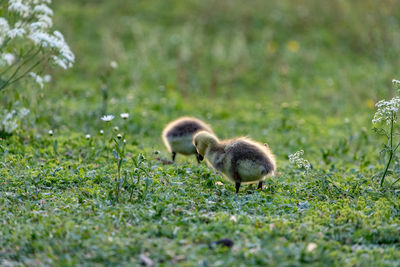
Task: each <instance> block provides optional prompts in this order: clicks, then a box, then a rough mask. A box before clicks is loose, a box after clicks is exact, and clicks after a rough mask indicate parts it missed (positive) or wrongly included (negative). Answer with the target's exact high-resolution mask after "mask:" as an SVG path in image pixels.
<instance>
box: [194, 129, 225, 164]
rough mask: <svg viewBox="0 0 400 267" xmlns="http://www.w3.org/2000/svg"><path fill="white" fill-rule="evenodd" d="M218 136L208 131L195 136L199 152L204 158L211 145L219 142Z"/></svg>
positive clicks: (195, 143)
mask: <svg viewBox="0 0 400 267" xmlns="http://www.w3.org/2000/svg"><path fill="white" fill-rule="evenodd" d="M218 142H219V141H218V138H217V137H216V136H215V135H213V134H211V133H209V132H206V131H201V132H198V133H197V134H196V135H195V136H194V137H193V144H194V146H195V147H196V150H197V153H199V155H200V156H201V157H202V158H203V157H204V154H205V153H206V150H207V148H208V147H209V146H212V145H216V144H218Z"/></svg>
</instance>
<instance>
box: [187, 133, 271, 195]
mask: <svg viewBox="0 0 400 267" xmlns="http://www.w3.org/2000/svg"><path fill="white" fill-rule="evenodd" d="M194 144H195V146H196V149H197V151H198V153H199V154H200V155H202V156H204V158H205V159H206V160H207V163H208V165H210V166H211V167H213V168H215V169H216V170H218V171H220V172H221V173H222V174H223V175H224V176H225V177H226V178H227V179H228V180H229V181H231V182H233V183H234V184H235V186H236V193H238V192H239V188H240V185H241V184H242V183H255V182H258V188H260V189H261V188H262V182H263V181H264V180H265V178H266V177H267V176H268V175H273V174H274V172H275V170H276V162H275V157H274V155H273V154H272V152H271V150H270V149H269V147H268V146H265V145H262V144H260V143H258V142H256V141H253V140H251V139H249V138H246V137H240V138H235V139H231V140H222V141H220V140H218V138H217V137H216V136H214V135H212V134H210V133H207V132H199V133H197V134H196V135H195V136H194Z"/></svg>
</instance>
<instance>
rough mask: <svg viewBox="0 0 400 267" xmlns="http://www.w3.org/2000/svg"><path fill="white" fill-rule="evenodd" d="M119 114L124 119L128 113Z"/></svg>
mask: <svg viewBox="0 0 400 267" xmlns="http://www.w3.org/2000/svg"><path fill="white" fill-rule="evenodd" d="M120 116H121V118H123V119H124V120H126V119H127V118H129V114H128V113H121V114H120Z"/></svg>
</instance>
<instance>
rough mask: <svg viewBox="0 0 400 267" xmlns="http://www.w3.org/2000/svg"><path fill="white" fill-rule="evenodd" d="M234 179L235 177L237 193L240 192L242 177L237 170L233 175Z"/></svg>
mask: <svg viewBox="0 0 400 267" xmlns="http://www.w3.org/2000/svg"><path fill="white" fill-rule="evenodd" d="M233 179H235V187H236V194H237V193H239V188H240V178H239V175H238V173H237V172H235V174H234V175H233Z"/></svg>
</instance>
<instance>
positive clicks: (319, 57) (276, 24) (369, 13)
mask: <svg viewBox="0 0 400 267" xmlns="http://www.w3.org/2000/svg"><path fill="white" fill-rule="evenodd" d="M53 8H54V13H55V16H54V23H55V26H56V28H58V29H60V31H61V32H63V34H64V36H65V39H66V41H67V42H68V44H69V45H70V46H71V49H72V50H73V51H74V53H75V55H76V63H75V66H74V68H73V69H71V70H69V71H67V72H64V71H60V72H57V71H56V72H54V73H52V75H53V81H52V83H51V84H49V85H48V86H46V87H45V89H43V90H40V92H36V91H35V93H34V96H32V97H30V96H27V102H31V101H36V102H37V107H36V109H37V110H36V114H38V118H37V120H36V122H35V123H39V124H41V125H43V129H56V130H57V131H58V132H64V133H70V132H71V129H72V131H78V132H82V134H84V133H92V134H93V133H97V132H98V130H99V129H100V128H101V127H102V122H101V120H100V116H101V115H103V114H114V115H116V116H118V114H119V113H121V112H128V113H129V114H130V116H131V117H130V122H129V125H128V128H127V131H128V132H129V134H132V137H131V138H130V140H129V142H132V143H133V144H134V145H138V146H139V147H141V146H143V147H148V146H149V145H150V146H151V147H152V148H154V149H164V148H163V145H162V143H161V139H160V138H159V136H160V133H161V130H162V128H163V127H164V125H165V124H166V123H167V122H168V121H170V120H172V119H174V118H176V117H178V116H181V115H191V116H196V117H198V118H201V119H204V120H206V121H207V122H209V123H211V124H212V126H213V127H214V129H215V131H216V133H217V134H218V135H219V136H220V137H223V138H229V137H233V136H235V135H248V136H250V137H253V138H255V139H257V140H260V141H262V142H268V143H270V145H271V147H272V148H273V150H274V151H275V153H277V154H278V156H282V157H283V156H286V154H287V153H290V152H293V151H292V150H293V149H295V148H296V147H299V148H306V149H307V147H310V149H311V150H315V151H319V148H318V146H319V145H322V144H323V145H325V146H326V145H329V144H330V143H334V142H335V143H336V142H337V140H336V139H337V138H339V137H340V136H348V135H349V133H350V132H353V133H354V132H356V133H360V134H363V131H364V133H365V132H369V133H371V128H372V125H371V119H372V117H373V114H374V110H375V107H374V104H375V103H376V102H377V101H378V100H380V99H382V98H389V97H391V96H392V95H393V94H394V93H395V90H394V89H393V87H392V85H391V80H392V79H393V78H400V74H399V72H398V70H399V67H400V61H399V59H398V54H399V50H400V25H399V19H400V1H395V0H381V1H375V0H354V1H345V0H332V1H319V0H296V1H289V0H280V1H263V0H253V1H245V2H243V1H239V0H218V1H217V0H202V1H198V0H186V1H180V0H162V1H161V0H160V1H149V0H143V1H141V0H135V1H126V0H113V1H107V0H103V1H101V0H84V1H83V0H68V1H54V3H53ZM112 61H115V62H116V63H117V64H118V66H117V68H111V67H110V62H112ZM114 66H115V64H114ZM37 96H39V97H37ZM332 137H335V140H333V139H332ZM314 145H315V146H314ZM289 150H290V151H289Z"/></svg>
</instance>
